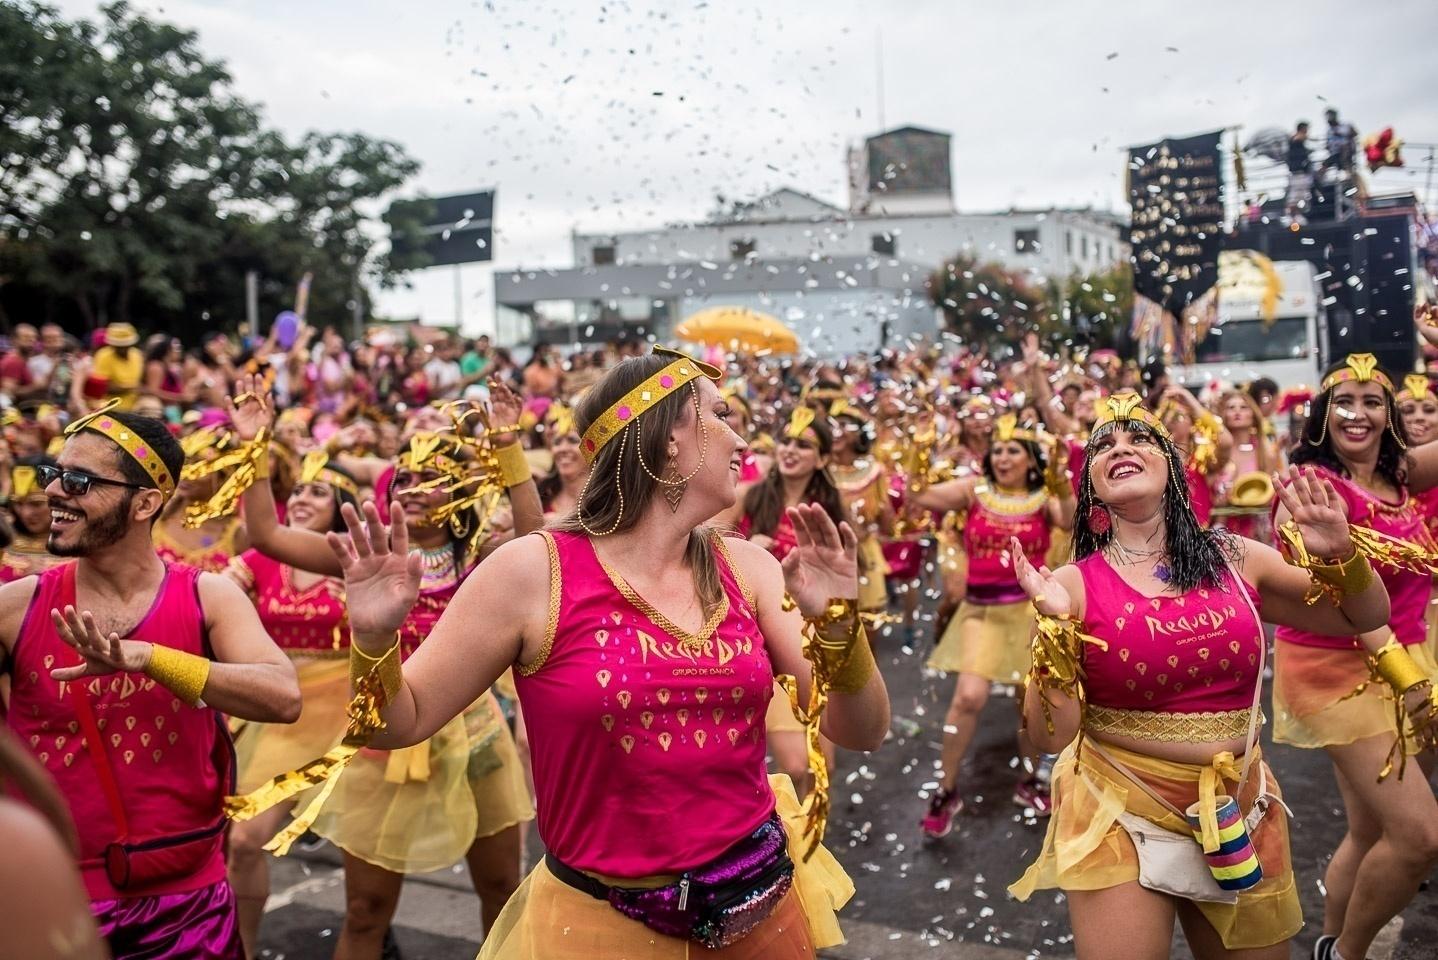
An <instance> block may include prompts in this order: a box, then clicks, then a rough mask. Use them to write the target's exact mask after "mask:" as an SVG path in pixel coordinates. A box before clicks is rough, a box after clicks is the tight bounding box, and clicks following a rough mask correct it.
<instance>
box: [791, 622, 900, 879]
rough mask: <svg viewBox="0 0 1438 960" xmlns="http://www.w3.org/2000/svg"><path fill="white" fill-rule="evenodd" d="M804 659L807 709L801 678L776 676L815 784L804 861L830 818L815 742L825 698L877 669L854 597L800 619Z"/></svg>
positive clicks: (852, 689)
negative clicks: (801, 700)
mask: <svg viewBox="0 0 1438 960" xmlns="http://www.w3.org/2000/svg"><path fill="white" fill-rule="evenodd" d="M784 609H785V610H792V609H794V602H793V600H792V599H791V598H790V597H788V596H787V595H786V596H785V597H784ZM803 649H804V658H805V659H806V660H808V661H809V666H810V668H811V669H812V672H813V679H812V681H811V682H810V684H809V704H808V706H807V708H806V707H805V706H803V705H802V704H800V703H799V681H798V680H796V679H795V678H794V677H791V676H789V675H787V674H784V675H780V676H778V677H775V678H774V679H775V680H777V681H778V683H779V685H780V686H781V687H783V688H784V692H785V693H787V694H788V695H789V706H790V708H791V709H792V710H793V711H794V718H795V719H796V720H798V721H799V722H800V723H801V724H803V725H804V738H805V743H806V745H807V748H808V754H809V773H810V774H811V775H812V776H813V778H814V789H813V790H811V791H810V792H809V796H808V798H807V799H806V800H805V801H804V834H803V836H804V839H805V840H806V841H807V842H808V846H807V848H806V849H805V851H804V860H805V861H808V859H809V858H810V857H812V856H813V855H814V851H815V850H817V849H819V845H820V844H821V843H823V842H824V831H825V829H826V828H827V826H828V822H829V765H828V764H827V763H826V762H825V761H824V751H823V749H822V747H821V745H820V741H819V721H820V719H821V718H822V717H823V714H824V708H825V707H826V706H827V705H828V703H829V694H830V693H831V692H833V693H858V692H859V691H860V690H863V689H864V687H865V686H866V685H867V684H868V682H869V678H870V677H871V676H873V673H874V670H875V664H874V653H873V651H872V650H870V649H869V641H868V636H867V633H866V631H865V630H864V622H863V619H862V618H861V617H860V616H859V602H858V601H857V600H852V599H833V600H830V601H829V604H828V606H827V607H826V608H825V610H824V613H823V614H822V615H821V616H818V617H805V618H804V647H803Z"/></svg>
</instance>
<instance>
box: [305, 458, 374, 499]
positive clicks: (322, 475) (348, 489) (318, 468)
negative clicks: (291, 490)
mask: <svg viewBox="0 0 1438 960" xmlns="http://www.w3.org/2000/svg"><path fill="white" fill-rule="evenodd" d="M299 482H300V483H327V484H329V485H330V486H332V487H334V488H335V489H336V490H343V491H344V492H345V493H347V494H349V495H350V496H351V497H352V498H354V499H355V500H358V499H359V485H358V484H356V483H355V482H354V481H353V480H351V479H350V478H349V477H347V476H345V475H344V474H342V473H340V472H339V471H338V470H335V469H334V468H333V467H331V466H330V455H329V454H328V453H325V452H324V451H323V450H311V451H310V452H309V453H307V454H305V459H304V461H303V462H302V463H301V464H300V480H299Z"/></svg>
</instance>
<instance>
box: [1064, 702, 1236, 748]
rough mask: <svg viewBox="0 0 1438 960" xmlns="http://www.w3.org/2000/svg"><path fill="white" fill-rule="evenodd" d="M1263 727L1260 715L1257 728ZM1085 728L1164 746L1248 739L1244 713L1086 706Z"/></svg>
mask: <svg viewBox="0 0 1438 960" xmlns="http://www.w3.org/2000/svg"><path fill="white" fill-rule="evenodd" d="M1263 723H1264V718H1263V713H1262V712H1260V713H1259V714H1258V724H1259V726H1262V725H1263ZM1084 726H1086V727H1087V728H1088V729H1089V730H1090V731H1092V732H1094V733H1116V734H1120V735H1122V736H1125V737H1133V738H1134V739H1135V740H1157V741H1160V742H1163V743H1185V742H1189V743H1193V742H1196V743H1217V742H1219V741H1223V740H1241V739H1243V738H1244V737H1245V736H1247V735H1248V711H1247V710H1214V711H1203V712H1201V713H1168V712H1166V711H1161V710H1118V709H1115V708H1113V707H1100V706H1096V705H1094V704H1092V703H1091V704H1089V705H1088V710H1087V712H1086V713H1085V714H1084Z"/></svg>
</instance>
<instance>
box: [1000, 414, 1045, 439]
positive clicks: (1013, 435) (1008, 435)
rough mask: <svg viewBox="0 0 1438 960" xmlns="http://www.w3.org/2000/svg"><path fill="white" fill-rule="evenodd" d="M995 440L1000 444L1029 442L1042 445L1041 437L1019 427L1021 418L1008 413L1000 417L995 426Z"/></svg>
mask: <svg viewBox="0 0 1438 960" xmlns="http://www.w3.org/2000/svg"><path fill="white" fill-rule="evenodd" d="M994 439H995V440H997V441H999V442H1000V443H1008V442H1010V441H1012V440H1027V441H1028V442H1030V443H1040V442H1041V441H1040V439H1039V435H1038V434H1037V433H1035V432H1034V431H1032V430H1026V429H1022V428H1020V427H1019V418H1018V417H1017V416H1016V415H1015V414H1012V413H1006V414H1004V415H1003V416H1002V417H999V419H998V421H997V422H996V423H995V424H994Z"/></svg>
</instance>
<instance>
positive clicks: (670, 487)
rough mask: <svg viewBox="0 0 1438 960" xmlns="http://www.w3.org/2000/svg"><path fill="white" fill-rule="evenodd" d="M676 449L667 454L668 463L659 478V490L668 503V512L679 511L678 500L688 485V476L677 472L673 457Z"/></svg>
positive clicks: (676, 452)
mask: <svg viewBox="0 0 1438 960" xmlns="http://www.w3.org/2000/svg"><path fill="white" fill-rule="evenodd" d="M678 453H679V451H678V450H674V451H671V452H670V454H669V465H668V466H667V467H665V468H664V476H663V477H661V478H660V484H659V486H660V491H661V492H662V493H663V494H664V501H665V502H666V503H668V504H669V512H670V513H678V512H679V501H680V500H683V499H684V490H685V488H686V487H688V486H689V478H688V477H685V476H684V475H683V474H681V473H680V472H679V468H678V467H677V466H675V464H674V457H675V456H676V455H677V454H678Z"/></svg>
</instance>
